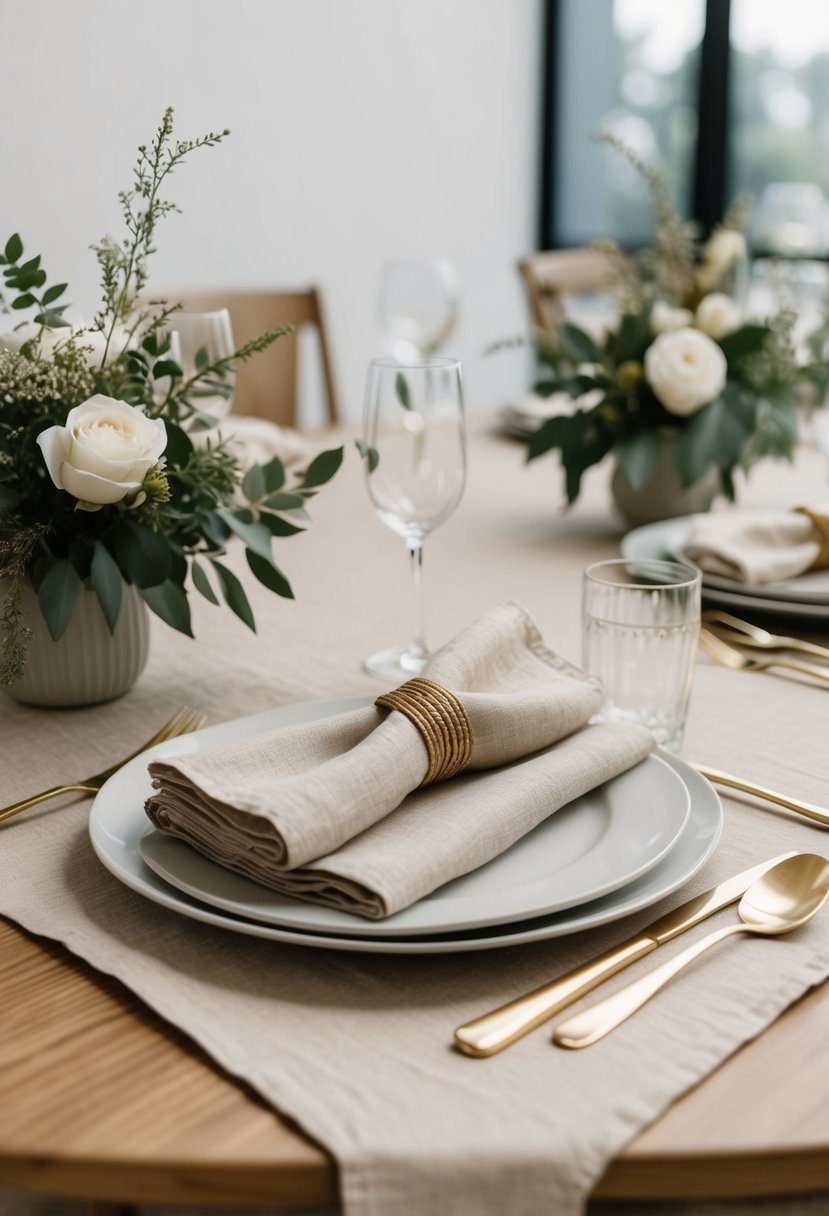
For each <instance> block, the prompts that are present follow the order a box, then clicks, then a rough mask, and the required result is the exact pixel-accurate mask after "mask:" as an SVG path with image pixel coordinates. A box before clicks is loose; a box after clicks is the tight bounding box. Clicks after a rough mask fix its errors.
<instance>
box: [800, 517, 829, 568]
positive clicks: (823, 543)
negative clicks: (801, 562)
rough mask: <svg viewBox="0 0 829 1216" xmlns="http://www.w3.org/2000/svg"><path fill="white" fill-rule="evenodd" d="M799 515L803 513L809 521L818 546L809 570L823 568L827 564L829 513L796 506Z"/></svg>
mask: <svg viewBox="0 0 829 1216" xmlns="http://www.w3.org/2000/svg"><path fill="white" fill-rule="evenodd" d="M795 510H796V511H797V512H798V513H799V514H800V515H805V516H806V517H807V519H809V520H810V521H811V524H812V527H813V528H814V530H815V532H816V533H817V535H816V536H815V540H816V541H817V542H818V545H819V546H820V547H819V549H818V553H817V557H816V558H815V560H814V561H813V562H812V564H811V566H810V567H809V569H810V570H825V569H826V567H827V566H829V515H826V514H824V513H823V512H822V511H816V510H815V509H814V508H813V507H796V508H795Z"/></svg>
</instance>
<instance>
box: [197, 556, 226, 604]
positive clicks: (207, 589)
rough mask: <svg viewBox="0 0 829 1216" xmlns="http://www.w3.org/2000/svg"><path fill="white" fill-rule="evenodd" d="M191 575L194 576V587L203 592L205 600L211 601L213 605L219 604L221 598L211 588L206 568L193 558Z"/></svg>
mask: <svg viewBox="0 0 829 1216" xmlns="http://www.w3.org/2000/svg"><path fill="white" fill-rule="evenodd" d="M190 573H191V574H192V576H193V586H194V587H195V588H196V590H197V591H199V592H201V594H202V595H203V596H204V598H205V599H206V600H209V601H210V603H211V604H218V602H219V597H218V595H216V592H215V591H214V590H213V588H212V587H211V586H210V579H209V578H208V577H207V575H206V573H205V571H204V568H203V567H202V566H201V565H200V564H199V562H197V561H196V559H195V558H193V562H192V564H191V566H190Z"/></svg>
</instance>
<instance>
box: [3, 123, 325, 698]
mask: <svg viewBox="0 0 829 1216" xmlns="http://www.w3.org/2000/svg"><path fill="white" fill-rule="evenodd" d="M227 134H228V132H227V131H221V132H211V133H209V134H207V135H204V136H201V137H200V138H198V139H194V140H179V139H176V138H175V137H174V135H173V113H172V110H167V111H166V112H165V114H164V117H163V119H162V122H161V124H160V126H159V128H158V130H157V132H156V134H155V136H154V138H153V140H152V142H151V143H150V144H149V145H142V146H141V147H140V148H139V150H138V157H137V160H136V163H135V166H134V169H133V179H132V184H131V187H130V189H129V190H127V191H125V192H123V193H121V194H120V195H119V196H118V197H119V202H120V204H121V212H122V217H123V222H124V228H125V235H124V237H123V238H122V239H120V240H115V239H113V238H110V237H106V238H104V239H103V240H102V241H100V242H99V243H98V244H97V245H95V246H93V248H94V252H95V256H96V258H97V261H98V265H99V269H100V272H101V288H102V302H101V307H100V310H99V312H98V313H97V315H96V316H95V320H94V323H93V324H92V326H90V327H89V328H85V329H73V328H72V327H71V326H69V325H68V324H67V322H66V320H65V319H64V314H65V313H66V311H67V309H68V305H67V304H66V303H64V298H65V292H66V291H67V284H66V283H55V284H50V283H49V281H48V277H47V274H46V270H45V269H44V267H43V266H42V264H41V258H40V257H39V256H36V257H28V256H27V254H26V252H25V251H24V244H23V241H22V239H21V237H20V236H19V235H18V234H17V233H14V234H13V235H12V236H11V237H9V239H8V240H7V241H6V243H5V246H3V247H2V252H0V271H1V272H2V286H3V293H4V294H3V296H2V297H0V306H2V305H4V303H5V306H6V308H7V309H8V310H9V311H10V315H11V317H12V318H13V320H14V322H20V323H21V324H25V326H26V329H25V331H24V335H23V336H25V341H21V340H18V341H17V342H16V343H14V344H9V343H7V344H6V346H8V347H9V348H8V349H7V348H6V347H5V346H4V345H3V344H2V343H0V685H2V684H8V683H11V682H13V681H15V680H17V679H19V678H20V676H21V675H22V673H23V670H24V664H25V651H26V644H27V641H28V639H29V634H28V630H27V628H26V626H25V625H24V623H23V619H22V614H21V610H20V589H21V586H22V584H23V582H24V580H26V579H28V580H31V582H32V583H33V585H34V586H35V587H36V588H37V592H38V599H39V603H40V607H41V611H42V613H43V616H44V619H45V621H46V624H47V626H48V628H49V631H50V633H51V635H52V636H53V637H55V638H57V637H60V636H61V635H62V633H63V632H64V630H65V629H66V626H67V624H68V622H69V620H70V619H71V616H72V613H73V611H74V609H75V607H76V606H77V604H78V602H79V600H80V597H81V593H82V591H83V589H84V587H85V586H86V587H89V588H91V589H92V590H93V591H94V593H95V595H96V597H97V599H98V603H99V604H100V606H101V610H102V612H103V614H104V617H105V619H106V622H107V625H108V627H109V629H110V630H114V628H115V625H116V623H117V620H118V617H119V613H120V609H121V600H122V592H123V584H124V582H127V583H131V584H133V585H134V586H135V587H136V588H137V589H138V591H139V593H140V595H141V596H142V598H143V599H144V600H145V602H146V603H147V604H148V605H149V607H150V608H151V609H152V611H153V612H155V613H156V614H157V615H158V616H160V617H161V618H162V620H164V621H166V622H167V623H168V624H169V625H171V626H172V627H173V628H174V629H177V630H179V631H180V632H182V633H184V634H187V635H188V636H192V625H191V616H190V604H189V600H188V592H189V590H190V589H192V588H195V589H196V590H197V591H198V592H199V594H200V595H201V596H203V597H204V598H205V599H207V600H208V601H209V602H211V603H213V604H218V603H219V595H218V594H217V590H218V592H220V594H221V597H222V598H223V599H224V601H225V603H226V604H227V605H228V606H229V607H230V608H231V610H232V611H233V612H234V613H235V614H236V615H237V616H238V617H239V618H240V620H242V621H243V622H244V623H245V624H246V625H247V626H248V627H249V628H251V629H255V622H254V619H253V612H252V610H251V607H250V603H249V601H248V598H247V595H246V594H245V591H244V588H243V586H242V583H241V582H240V580H239V579H238V578H237V577H236V575H235V574H234V573H233V571H232V570H231V569H230V568H229V567H228V566H226V565H225V564H224V562H223V560H221V559H223V557H224V555H225V552H226V549H227V547H228V546H229V545H236V544H238V543H239V542H241V543H242V545H243V546H244V548H245V551H246V556H247V562H248V566H249V568H250V571H251V573H252V574H253V576H254V577H255V578H256V579H257V581H258V582H260V583H262V584H263V585H264V586H265V587H267V588H268V589H269V590H271V591H273V592H274V593H275V594H276V595H279V596H282V597H286V598H292V596H293V592H292V590H291V587H290V584H289V582H288V580H287V579H286V578H285V576H284V574H283V573H282V572H281V570H280V569H279V568H278V567H277V565H276V564H275V561H274V554H273V549H274V538H278V539H282V538H285V537H289V536H294V535H296V534H298V533H300V532H302V531H303V530H304V529H303V526H302V525H304V523H305V522H306V521H307V520H308V519H309V515H308V512H307V510H306V507H307V502H308V500H309V499H310V498H311V497H313V496H314V494H315V493H316V492H317V490H318V489H319V488H320V487H321V486H323V485H324V484H325V483H326V482H328V481H329V480H330V479H331V478H332V477H333V476H334V475H335V473H336V472H337V470H338V469H339V467H340V465H341V463H342V459H343V449H342V448H336V449H333V450H331V451H326V452H321V453H320V454H319V455H318V456H316V457H315V458H314V459H313V460H312V461H311V462H310V464H309V465H308V467H307V469H304V470H298V471H297V470H292V471H291V472H290V474H289V473H288V472H287V471H286V469H285V467H284V465H283V464H282V462H281V461H280V460H279V459H277V458H274V459H272V460H270V461H268V462H267V463H266V464H265V465H263V466H258V465H253V466H251V467H247V468H243V467H242V466H241V464H240V462H239V459H238V458H237V456H236V455H235V454H234V451H233V450H231V448H230V447H229V446H228V444H227V443H225V442H224V441H223V440H222V439H221V437H220V435H219V434H218V433H217V432H216V430H215V429H214V428H215V423H216V420H215V419H214V418H213V417H211V416H210V415H209V414H207V413H205V411H204V408H203V407H204V402H205V400H206V399H207V398H212V399H216V398H217V397H218V398H222V399H226V398H228V397H229V396H230V394H231V393H232V390H233V374H234V369H235V368H236V367H237V366H238V365H239V364H240V363H244V362H245V361H247V360H248V359H252V358H255V357H257V356H258V355H259V354H260V353H261V352H262V351H264V350H266V349H267V348H268V347H269V346H270V345H271V344H272V343H273V342H275V341H277V340H278V339H279V338H281V337H283V336H284V335H286V334H288V333H291V332H292V327H291V326H289V325H282V326H278V327H277V328H275V329H273V330H270V331H268V332H267V333H265V334H262V335H261V336H260V337H257V338H254V339H252V340H251V341H249V342H246V343H244V344H243V345H242V346H241V347H239V349H238V350H236V351H235V352H234V353H233V354H231V355H229V356H227V357H222V358H217V359H211V358H210V356H209V355H208V354H207V352H206V351H204V352H200V353H199V357H197V359H196V367H195V370H194V372H193V374H192V375H191V376H188V377H185V375H184V373H183V370H182V368H181V367H180V366H179V364H178V363H177V362H176V361H175V359H174V358H173V352H172V342H171V331H172V330H173V329H174V328H175V313H176V311H177V309H178V308H179V307H180V305H176V304H172V305H168V304H166V303H164V302H163V301H159V302H155V303H153V304H152V305H149V306H147V305H144V304H142V303H141V302H140V301H141V300H142V299H143V298H144V292H145V289H146V287H147V283H148V263H149V259H150V257H151V255H152V253H153V249H154V243H155V238H156V232H157V227H158V224H159V222H160V221H161V220H162V219H163V218H164V216H166V215H168V214H169V213H170V212H172V211H175V210H177V208H176V207H175V205H174V204H173V203H172V202H170V201H169V200H167V199H166V198H165V197H163V195H164V191H165V186H166V182H167V179H168V177H169V176H170V174H171V173H173V172H174V171H175V170H176V169H177V168H178V167H179V165H180V164H181V163H182V162H183V161H184V160H185V159H186V158H187V157H188V156H189V155H190V154H191V153H192V152H194V151H195V150H197V149H199V148H203V147H212V146H215V145H216V144H218V143H220V142H221V141H222V139H224V137H225V136H226V135H227ZM15 346H16V347H19V349H15V348H14V347H15ZM95 393H100V394H103V395H104V396H106V397H112V398H115V399H116V400H118V401H122V402H126V403H127V404H128V405H131V406H135V407H136V408H138V409H140V410H141V411H142V413H144V414H145V415H146V416H148V417H150V418H159V419H161V420H163V422H164V427H165V430H166V435H167V444H166V448H165V451H164V454H163V456H162V458H161V460H160V461H159V462H158V463H156V464H155V465H154V466H153V467H152V468H150V469H149V471H148V472H147V473H146V475H145V478H144V482H143V485H142V487H141V489H140V491H139V492H137V493H130V494H128V495H126V496H125V497H124V498H123V499H122V500H121V501H120V502H115V503H110V504H100V503H80V502H78V501H77V500H76V499H75V498H73V496H72V495H71V494H69V493H67V492H66V491H65V490H62V489H59V488H58V487H57V486H55V484H54V483H53V482H52V479H51V477H50V475H49V474H48V472H47V469H46V465H45V462H44V458H43V453H42V451H41V449H40V447H39V446H38V444H37V442H36V441H37V438H38V436H39V435H40V434H41V433H42V432H43V431H45V430H47V429H48V428H50V427H52V426H63V425H64V424H65V422H66V417H67V414H68V413H69V411H70V410H71V409H72V408H74V407H75V406H77V405H80V404H82V403H83V402H85V401H87V400H88V399H89V398H90V397H91V396H92V395H93V394H95ZM211 568H212V570H211ZM208 572H210V573H208Z"/></svg>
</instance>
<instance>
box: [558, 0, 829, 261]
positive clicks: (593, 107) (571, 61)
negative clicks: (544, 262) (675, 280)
mask: <svg viewBox="0 0 829 1216" xmlns="http://www.w3.org/2000/svg"><path fill="white" fill-rule="evenodd" d="M547 4H548V12H547V20H548V28H547V82H546V102H545V110H546V113H545V123H546V134H545V155H544V166H545V169H544V174H543V180H544V184H543V190H542V193H543V198H542V215H541V233H540V236H541V245H542V247H544V248H559V247H567V246H573V245H581V244H586V243H588V242H589V241H591V240H593V239H594V238H596V237H599V236H615V237H616V238H617V239H619V240H620V241H621V242H622V243H623V244H625V245H628V246H631V247H635V246H637V245H640V244H643V243H644V242H646V241H647V240H648V238H649V236H650V231H651V215H650V212H649V208H648V205H647V198H646V196H645V194H644V191H643V187H642V182H641V180H640V179H639V178H638V176H637V175H636V174H635V172H634V171H633V170H632V169H631V168H630V166H629V165H628V164H627V163H626V162H625V161H624V159H623V158H621V157H619V156H618V155H617V154H615V153H613V152H612V151H609V150H608V149H606V148H604V147H602V146H601V145H598V144H596V142H595V138H594V137H595V135H596V133H597V132H598V131H600V130H610V131H612V132H614V133H615V134H616V135H617V136H619V137H621V138H622V139H623V140H624V141H625V142H626V143H627V144H629V145H630V146H631V148H632V149H633V150H634V151H635V152H636V153H637V154H638V155H639V156H640V157H642V158H643V159H645V160H647V161H649V162H650V163H652V164H654V165H656V166H657V168H658V169H659V170H660V172H661V173H662V176H663V178H664V180H665V182H666V184H667V185H668V187H669V189H670V190H671V194H672V197H673V199H674V201H675V204H676V206H677V209H678V210H679V211H680V212H681V214H683V215H684V216H685V217H686V218H694V219H696V220H697V221H698V222H699V224H700V227H701V228H702V229H703V230H707V229H709V228H710V227H711V226H712V225H713V224H714V223H715V222H716V221H717V220H718V219H719V218H720V217H721V216H722V215H723V214H724V213H725V211H726V210H727V209H728V206H729V205H730V204H731V203H732V202H733V201H734V199H735V198H736V197H738V196H739V195H744V194H748V195H750V196H751V197H752V199H753V208H752V211H751V214H750V218H749V226H748V236H749V239H750V241H751V244H752V247H753V249H754V252H755V253H758V254H779V255H783V256H784V257H791V258H822V259H823V258H826V257H827V255H829V0H547Z"/></svg>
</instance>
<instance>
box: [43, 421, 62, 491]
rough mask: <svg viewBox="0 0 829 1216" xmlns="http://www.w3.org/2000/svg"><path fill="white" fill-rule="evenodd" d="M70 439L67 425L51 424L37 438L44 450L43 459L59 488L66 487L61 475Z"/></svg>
mask: <svg viewBox="0 0 829 1216" xmlns="http://www.w3.org/2000/svg"><path fill="white" fill-rule="evenodd" d="M68 439H69V436H68V435H67V433H66V429H65V427H62V426H50V427H48V428H47V429H46V430H45V431H41V432H40V434H39V435H38V437H37V440H36V442H37V444H38V445H39V447H40V450H41V451H42V452H43V460H44V463H45V465H46V468H47V470H48V473H49V476H50V477H51V478H52V481H53V482H54V483H55V485H56V486H57V487H58V489H59V490H62V489H63V488H64V486H63V482H62V481H61V479H60V476H61V465H62V464H63V462H64V460H65V459H66V453H67V449H68V446H69V444H68Z"/></svg>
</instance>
